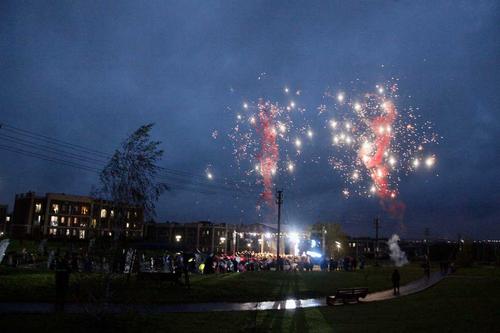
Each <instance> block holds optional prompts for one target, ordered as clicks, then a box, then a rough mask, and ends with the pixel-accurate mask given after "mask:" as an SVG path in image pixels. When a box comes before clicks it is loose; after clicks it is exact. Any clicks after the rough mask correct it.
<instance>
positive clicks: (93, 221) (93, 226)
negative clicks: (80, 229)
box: [92, 219, 97, 228]
mask: <svg viewBox="0 0 500 333" xmlns="http://www.w3.org/2000/svg"><path fill="white" fill-rule="evenodd" d="M96 226H97V220H96V219H92V228H95V227H96Z"/></svg>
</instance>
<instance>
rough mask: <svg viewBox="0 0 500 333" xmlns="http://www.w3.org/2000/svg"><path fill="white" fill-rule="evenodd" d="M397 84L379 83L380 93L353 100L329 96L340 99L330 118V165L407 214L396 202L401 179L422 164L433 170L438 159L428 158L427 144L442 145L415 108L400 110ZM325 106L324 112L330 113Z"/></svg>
mask: <svg viewBox="0 0 500 333" xmlns="http://www.w3.org/2000/svg"><path fill="white" fill-rule="evenodd" d="M397 91H398V89H397V85H395V84H394V85H389V86H388V87H385V86H382V85H377V86H376V93H367V94H365V95H364V96H362V98H359V96H356V97H358V98H357V99H353V100H350V99H349V96H348V95H347V94H346V93H345V92H340V93H338V94H336V95H335V94H331V93H327V94H326V96H327V97H330V98H331V99H332V100H333V101H334V111H335V113H336V114H335V118H330V119H328V120H327V126H326V127H327V128H329V130H330V131H331V136H332V141H331V142H332V145H333V147H334V149H335V152H334V153H333V155H332V156H331V157H330V159H329V161H330V164H331V165H332V167H333V168H334V169H335V170H337V171H339V172H340V173H341V174H343V175H344V176H345V179H346V183H347V184H348V185H350V186H351V188H350V189H349V190H348V189H343V190H342V193H343V195H344V196H345V197H348V196H349V194H350V193H352V192H356V193H358V194H361V195H367V196H377V197H379V198H380V199H381V200H382V201H383V202H382V204H383V206H384V207H385V208H387V209H388V210H401V209H402V208H403V204H402V203H401V202H397V201H395V199H396V198H397V196H398V192H399V190H398V184H399V181H400V179H401V175H407V174H408V173H409V172H411V171H415V170H416V169H418V168H419V166H420V165H421V164H424V165H425V166H426V167H427V168H432V167H433V166H434V165H435V163H436V156H435V155H430V156H426V157H425V156H423V154H424V151H425V148H424V146H426V145H429V144H432V143H436V142H437V135H436V134H435V133H433V132H432V126H431V125H430V123H428V122H426V123H424V124H420V123H419V122H418V121H417V120H418V118H419V117H418V116H416V115H415V113H414V112H413V108H411V107H407V108H405V109H403V110H402V111H401V110H398V109H397V107H396V101H397V100H398V97H399V96H398V94H397ZM326 109H327V108H326V107H324V106H322V112H321V114H328V112H327V111H326Z"/></svg>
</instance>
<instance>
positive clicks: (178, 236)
mask: <svg viewBox="0 0 500 333" xmlns="http://www.w3.org/2000/svg"><path fill="white" fill-rule="evenodd" d="M181 239H182V236H181V235H175V241H176V242H177V243H178V242H180V241H181Z"/></svg>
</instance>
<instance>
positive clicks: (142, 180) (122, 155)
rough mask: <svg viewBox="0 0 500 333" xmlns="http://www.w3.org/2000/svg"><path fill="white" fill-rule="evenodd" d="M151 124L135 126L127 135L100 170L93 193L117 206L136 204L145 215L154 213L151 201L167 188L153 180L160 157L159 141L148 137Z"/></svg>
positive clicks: (153, 204) (153, 202) (150, 215)
mask: <svg viewBox="0 0 500 333" xmlns="http://www.w3.org/2000/svg"><path fill="white" fill-rule="evenodd" d="M153 125H154V124H147V125H143V126H141V127H139V128H138V129H137V130H136V131H135V132H134V133H132V135H130V136H129V137H128V138H127V139H126V140H125V141H124V142H123V143H122V146H121V147H120V148H119V149H117V150H116V151H115V153H114V154H113V157H112V158H111V160H110V161H109V162H108V164H107V165H106V167H105V168H104V169H103V170H102V172H101V174H100V176H99V180H100V186H99V188H98V189H97V191H95V193H96V194H97V195H99V196H101V197H102V198H104V199H107V200H111V201H113V202H114V203H115V204H116V205H118V206H121V205H123V206H136V207H141V208H143V210H144V215H145V217H146V218H150V217H152V216H154V215H155V204H156V202H157V201H158V198H159V197H160V195H161V194H162V193H163V192H164V191H165V190H167V189H168V187H167V185H166V184H164V183H161V182H157V180H156V177H157V175H158V172H159V167H158V166H157V162H158V161H159V160H160V159H161V157H162V156H163V150H162V149H160V148H159V145H160V144H161V142H160V141H153V140H151V135H150V132H151V129H152V128H153Z"/></svg>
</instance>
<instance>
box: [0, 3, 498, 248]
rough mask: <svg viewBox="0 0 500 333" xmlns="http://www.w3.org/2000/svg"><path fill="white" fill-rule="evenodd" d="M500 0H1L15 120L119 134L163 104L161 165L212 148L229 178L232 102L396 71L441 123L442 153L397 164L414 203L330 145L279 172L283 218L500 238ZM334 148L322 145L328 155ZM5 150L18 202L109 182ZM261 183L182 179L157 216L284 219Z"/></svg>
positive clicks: (1, 109) (72, 137)
mask: <svg viewBox="0 0 500 333" xmlns="http://www.w3.org/2000/svg"><path fill="white" fill-rule="evenodd" d="M499 7H500V6H499V2H498V1H455V0H454V1H359V2H358V1H329V2H319V1H317V2H314V4H309V5H307V6H306V2H302V1H300V2H299V1H297V2H293V1H273V2H270V1H225V2H222V1H221V2H219V1H210V2H208V1H151V2H147V3H144V2H137V1H120V2H118V1H116V2H112V1H80V2H79V1H68V2H63V1H59V2H54V1H51V2H49V1H47V2H45V1H31V2H30V1H2V2H0V74H1V76H0V77H1V80H0V122H5V123H7V124H9V125H12V126H16V127H19V128H22V129H26V130H30V131H33V132H37V133H42V134H45V135H47V136H50V137H54V138H57V139H60V140H65V141H68V142H74V143H78V144H80V145H84V146H88V147H90V148H93V149H97V150H99V151H104V152H112V151H113V150H114V149H115V148H116V147H117V146H118V145H119V144H120V142H121V141H122V140H123V139H124V138H125V137H126V136H127V135H128V134H130V133H131V131H133V130H134V129H136V128H137V127H139V126H140V125H142V124H144V123H148V122H154V123H156V125H155V128H154V131H153V134H154V137H155V138H156V139H158V140H161V141H162V148H163V149H164V150H165V155H164V158H163V160H162V163H161V165H162V166H165V167H168V168H172V169H176V170H184V171H186V172H189V173H193V174H201V175H203V174H204V172H205V169H206V167H207V166H208V165H211V168H212V170H213V172H214V176H215V178H216V179H222V178H224V177H227V178H229V179H242V178H246V179H247V180H252V179H251V178H248V177H247V176H245V175H244V171H242V170H241V171H240V170H238V169H237V168H236V167H235V163H234V162H235V159H234V156H233V155H232V153H231V144H230V142H229V141H228V140H227V134H228V133H229V131H230V129H231V127H232V126H233V125H234V115H235V114H234V112H229V111H228V108H232V109H235V108H238V107H241V104H242V102H243V101H245V100H256V99H257V98H259V97H266V98H270V99H272V98H274V96H278V97H276V98H277V99H282V97H283V96H282V95H279V92H280V90H281V89H282V88H283V87H284V86H288V87H292V88H293V89H300V90H301V91H302V92H303V94H302V96H301V98H300V103H301V105H303V106H304V107H305V108H307V110H308V111H307V112H309V111H310V112H311V117H314V116H315V115H316V114H317V112H316V108H317V106H318V105H319V104H320V103H322V98H323V94H324V92H325V90H326V89H328V88H331V89H333V90H335V89H347V90H348V89H351V88H352V87H353V86H354V87H355V88H356V89H360V90H363V89H371V88H373V87H374V86H375V85H376V84H378V83H380V82H386V81H388V80H391V78H397V79H399V81H398V83H399V89H400V93H401V95H404V96H405V99H404V100H402V101H401V102H402V103H406V104H411V105H412V106H414V107H418V108H419V110H418V114H420V115H421V116H422V119H425V120H429V121H431V122H432V123H433V124H434V129H435V131H436V132H437V133H439V135H440V136H442V139H440V143H439V145H437V146H434V147H433V148H432V152H433V153H435V154H436V156H437V164H436V166H435V168H434V170H432V172H417V173H413V174H410V175H409V176H404V177H403V178H402V180H401V182H400V187H399V189H400V200H402V201H403V202H404V203H405V204H406V211H405V214H404V216H403V218H402V219H396V218H393V217H391V216H390V215H389V214H387V213H386V212H385V211H384V210H383V209H382V208H381V206H380V204H379V202H378V200H377V199H374V198H366V197H362V196H352V197H350V198H348V199H346V198H344V197H343V196H342V194H341V189H342V188H343V187H344V183H343V179H342V178H341V177H340V176H339V175H338V174H337V173H336V172H335V171H334V170H332V168H331V167H330V166H329V165H328V163H326V158H325V159H324V161H325V162H324V163H319V164H316V165H313V166H310V167H304V168H299V169H298V170H297V174H296V180H295V181H294V182H290V183H287V184H281V185H282V186H283V187H285V204H284V218H285V222H286V223H288V224H290V225H297V226H300V225H304V224H308V223H312V222H319V221H333V222H340V223H341V224H342V225H343V227H344V228H345V229H346V230H347V231H348V232H349V233H351V234H354V235H371V234H373V218H374V216H376V215H380V216H381V217H382V234H383V235H388V234H389V233H390V232H398V233H400V234H401V235H402V236H403V237H422V236H423V234H424V229H425V228H430V233H431V236H433V237H445V238H450V239H456V237H457V234H458V233H461V234H462V235H464V236H467V237H473V238H486V239H487V238H494V237H496V238H498V237H500V223H499V222H500V221H499V216H500V168H499V163H500V112H499V109H500V94H499V91H500V89H499V88H500V38H499V37H500V25H499V22H500V15H499V14H500V10H499V9H500V8H499ZM263 73H265V74H263ZM259 77H261V79H260V80H259ZM353 82H354V83H353ZM408 96H411V98H410V97H408ZM214 130H217V131H218V132H219V133H220V136H219V138H218V139H217V140H214V139H213V138H212V136H211V135H212V133H213V131H214ZM0 131H1V130H0ZM0 141H2V139H1V138H0ZM0 143H4V142H0ZM4 144H5V143H4ZM329 149H330V147H328V146H327V145H325V146H324V147H316V150H317V151H319V153H320V154H323V155H324V156H327V155H328V154H330V153H331V151H330V150H329ZM0 156H1V158H0V161H1V162H0V202H3V203H8V204H9V205H10V206H11V207H12V205H13V198H14V194H15V193H21V192H26V191H28V190H34V191H37V192H40V193H44V192H65V193H74V194H84V195H85V194H88V193H89V192H90V188H91V186H92V185H93V184H95V183H96V182H97V175H96V174H94V173H91V172H85V171H82V170H78V169H75V168H71V167H67V166H62V165H57V164H53V163H50V162H46V161H41V160H38V159H34V158H30V157H26V156H21V155H18V154H15V153H12V152H5V151H1V150H0ZM287 190H289V193H290V194H289V195H288V196H287ZM257 201H258V198H257V197H255V198H252V197H250V198H248V197H247V198H244V199H243V198H240V199H238V198H235V197H234V195H227V194H222V193H218V192H217V191H216V193H215V194H211V195H207V194H201V193H197V192H192V191H181V190H180V189H176V188H175V186H173V187H172V190H171V191H170V192H168V193H166V194H164V195H163V196H162V198H161V199H160V202H159V203H158V209H157V220H159V221H165V220H175V221H193V220H198V219H202V220H206V219H209V220H212V221H218V222H228V223H240V222H241V223H252V222H262V221H265V222H269V221H272V220H270V219H271V216H272V215H271V214H261V216H259V214H258V213H257V211H256V209H255V206H256V204H257ZM272 218H274V217H272Z"/></svg>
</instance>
